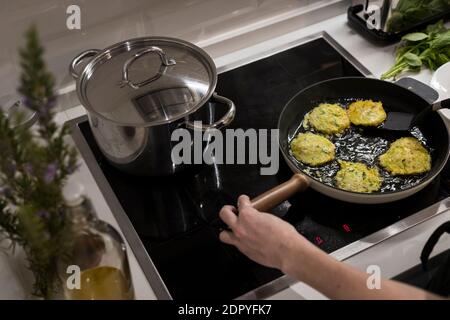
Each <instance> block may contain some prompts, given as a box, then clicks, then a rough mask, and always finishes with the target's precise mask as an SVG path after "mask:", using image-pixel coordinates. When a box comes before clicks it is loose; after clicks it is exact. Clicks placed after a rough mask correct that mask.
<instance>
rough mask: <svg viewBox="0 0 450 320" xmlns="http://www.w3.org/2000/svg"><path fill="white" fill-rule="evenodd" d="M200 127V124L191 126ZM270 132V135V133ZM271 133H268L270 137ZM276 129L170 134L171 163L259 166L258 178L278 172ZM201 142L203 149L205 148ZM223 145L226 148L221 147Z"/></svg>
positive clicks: (181, 130)
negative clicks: (172, 145)
mask: <svg viewBox="0 0 450 320" xmlns="http://www.w3.org/2000/svg"><path fill="white" fill-rule="evenodd" d="M194 124H195V126H196V127H201V122H200V121H197V122H195V123H194ZM269 131H270V132H269ZM269 133H270V134H269ZM278 138H279V131H278V129H270V130H268V129H259V130H256V129H247V130H245V131H244V130H243V129H226V130H224V132H222V131H220V130H217V129H209V130H206V131H204V132H202V131H200V130H194V132H193V134H192V133H191V131H189V130H188V129H185V128H178V129H176V130H174V131H173V132H172V136H171V141H172V142H178V143H177V144H175V146H174V147H173V148H172V154H171V156H172V162H173V163H174V164H176V165H179V164H203V163H205V164H213V163H214V164H260V165H261V168H260V174H261V175H274V174H276V173H277V172H278V169H279V152H278ZM204 142H205V143H206V147H204ZM224 145H225V146H224Z"/></svg>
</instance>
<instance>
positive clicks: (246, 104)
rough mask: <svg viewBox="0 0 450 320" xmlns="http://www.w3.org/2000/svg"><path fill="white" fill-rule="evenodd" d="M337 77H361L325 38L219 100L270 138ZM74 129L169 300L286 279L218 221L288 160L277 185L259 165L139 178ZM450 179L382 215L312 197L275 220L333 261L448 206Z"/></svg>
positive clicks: (241, 78) (238, 71)
mask: <svg viewBox="0 0 450 320" xmlns="http://www.w3.org/2000/svg"><path fill="white" fill-rule="evenodd" d="M340 76H362V73H361V72H360V71H359V70H358V69H357V68H356V67H355V66H354V65H353V64H352V63H350V62H349V61H348V60H347V59H346V58H345V57H344V56H343V55H342V54H341V53H340V52H338V50H337V49H336V48H335V46H334V45H332V44H330V42H329V41H327V40H326V39H324V38H323V37H319V38H317V39H315V40H311V41H309V42H307V43H303V44H301V45H298V46H296V47H294V48H290V49H288V50H285V51H283V52H280V53H276V54H274V55H272V56H269V57H266V58H264V59H261V60H258V61H256V62H252V63H250V64H247V65H244V66H241V67H238V68H235V69H233V70H230V71H226V72H224V73H221V74H220V75H219V80H218V85H217V89H216V91H217V92H218V93H220V94H221V95H223V96H226V97H228V98H230V99H231V100H233V101H234V102H235V104H236V106H237V113H236V118H235V120H234V122H233V123H232V125H231V127H232V128H243V129H247V128H255V129H271V128H276V127H277V120H278V116H279V114H280V112H281V110H282V108H283V106H284V105H285V104H286V102H287V101H288V100H289V99H290V98H291V97H292V96H293V95H294V94H295V93H296V92H297V91H299V90H301V89H302V88H305V87H307V86H309V85H311V84H314V83H316V82H318V81H321V80H326V79H330V78H334V77H340ZM76 127H77V128H78V129H79V131H80V132H81V133H82V137H83V139H84V143H85V144H86V145H88V146H89V149H90V152H91V155H93V156H94V158H95V161H96V163H88V165H89V166H90V168H91V170H92V168H93V166H96V168H100V170H98V172H100V174H101V175H102V179H104V180H105V181H106V182H107V183H108V185H109V187H110V190H112V192H113V193H114V196H115V197H116V198H117V199H118V202H119V203H120V206H121V209H123V212H125V214H126V216H127V217H128V219H129V221H130V222H131V224H132V226H133V227H134V229H135V231H136V233H137V235H138V236H139V238H140V240H141V241H142V244H143V246H144V247H145V250H146V252H147V253H148V256H149V257H150V259H151V261H152V263H153V265H154V266H155V267H156V270H157V271H158V273H159V276H160V278H161V280H162V282H163V284H164V286H165V289H166V290H167V291H168V294H169V295H170V296H171V297H172V298H174V299H180V298H187V299H197V298H206V299H215V298H236V297H239V296H241V295H243V294H245V293H247V292H250V291H252V290H254V289H256V288H258V287H260V286H262V285H264V284H267V283H268V282H271V281H272V280H275V279H277V278H278V277H280V276H282V274H281V273H280V272H279V271H277V270H273V269H269V268H266V267H262V266H260V265H258V264H256V263H254V262H252V261H250V260H249V259H247V258H246V257H244V256H243V255H242V254H240V253H239V252H238V251H237V250H236V249H234V248H233V247H230V246H228V245H225V244H222V243H221V242H220V241H219V240H218V233H219V226H220V222H219V219H218V212H219V210H220V208H221V207H222V206H223V205H225V204H234V203H235V202H236V199H237V197H238V196H239V195H240V194H247V195H249V196H250V197H253V196H256V195H258V194H260V193H262V192H263V191H265V190H267V189H269V188H271V187H274V186H275V185H277V184H279V183H281V182H283V181H285V180H287V179H289V177H290V176H291V174H292V173H291V171H290V169H289V168H288V167H287V165H286V164H285V163H284V160H283V158H282V156H281V155H280V170H279V172H278V174H276V175H273V176H261V175H260V166H259V165H203V166H202V165H200V166H195V167H193V168H190V169H188V170H186V171H184V172H181V173H180V174H177V175H175V176H171V177H137V176H131V175H128V174H125V173H122V172H120V171H118V170H117V169H115V168H114V167H112V166H111V165H110V164H108V162H107V161H106V159H105V158H104V157H103V156H102V154H101V153H100V151H99V149H98V147H97V145H96V143H95V141H94V138H93V136H92V133H91V131H90V128H89V124H88V123H87V121H86V118H84V119H83V120H79V121H78V122H77V123H76ZM94 176H95V175H94ZM105 178H106V179H105ZM447 178H448V176H447V172H446V171H445V172H444V173H443V174H442V175H441V177H440V178H438V179H436V180H435V181H434V182H433V183H432V184H431V185H429V186H428V187H427V188H426V189H424V190H423V191H421V192H420V193H418V194H416V195H414V196H412V197H410V198H407V199H405V200H402V201H398V202H395V203H390V204H385V205H355V204H350V203H344V202H340V201H337V200H334V199H331V198H329V197H327V196H324V195H322V194H320V193H318V192H315V191H313V190H311V189H310V190H307V191H306V192H303V193H299V194H298V195H296V196H295V197H293V198H292V199H290V200H289V201H286V202H284V203H283V204H281V205H280V206H278V207H277V208H276V209H274V210H273V213H274V214H276V215H278V216H280V217H282V218H283V219H285V220H286V221H288V222H289V223H291V224H293V225H294V226H295V227H296V228H297V230H298V231H299V232H300V233H302V234H303V235H304V236H305V237H307V238H308V239H309V240H310V241H311V242H313V243H315V244H316V245H317V246H319V247H320V248H322V249H323V250H325V251H326V252H328V253H330V252H333V251H335V250H337V249H339V248H342V247H344V246H346V245H348V244H350V243H352V242H354V241H356V240H359V239H361V238H363V237H365V236H367V235H370V234H372V233H374V232H376V231H378V230H381V229H383V228H385V227H387V226H390V225H392V224H393V223H395V222H398V221H400V220H402V219H404V218H405V217H408V216H409V215H412V214H414V213H416V212H418V211H420V210H421V209H424V208H426V207H428V206H430V205H431V204H433V203H436V202H438V201H439V200H441V199H444V198H446V197H448V196H449V194H450V193H449V190H448V188H447V187H448V180H447ZM100 189H102V186H101V185H100ZM103 189H104V188H103ZM111 209H112V210H113V211H114V210H115V209H114V208H111ZM118 220H119V224H120V219H118ZM133 232H134V231H133ZM124 233H125V236H126V237H127V233H126V232H124ZM128 241H129V242H130V239H128ZM132 247H133V245H132ZM135 254H136V256H138V260H139V261H140V262H141V266H142V267H143V269H144V272H145V273H146V274H147V275H148V273H147V272H146V270H145V268H146V267H145V266H144V264H143V263H142V261H144V262H145V260H142V259H148V258H147V256H146V255H143V254H142V253H139V254H137V253H136V251H135ZM149 280H150V279H149ZM153 281H154V279H153ZM150 282H152V281H150ZM164 286H162V287H163V288H164ZM156 293H157V295H158V292H156ZM165 297H167V296H165Z"/></svg>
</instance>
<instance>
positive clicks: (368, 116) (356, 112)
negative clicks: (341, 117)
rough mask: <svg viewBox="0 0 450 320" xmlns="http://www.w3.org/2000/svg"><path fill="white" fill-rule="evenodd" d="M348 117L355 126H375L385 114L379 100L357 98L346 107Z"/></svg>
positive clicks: (381, 121) (383, 118)
mask: <svg viewBox="0 0 450 320" xmlns="http://www.w3.org/2000/svg"><path fill="white" fill-rule="evenodd" d="M348 117H349V119H350V122H351V123H353V124H354V125H356V126H373V127H377V126H379V125H380V124H382V123H383V122H384V120H386V117H387V115H386V112H385V111H384V109H383V104H382V103H381V102H374V101H372V100H359V101H355V102H353V103H351V104H350V106H349V107H348Z"/></svg>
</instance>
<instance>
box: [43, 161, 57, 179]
mask: <svg viewBox="0 0 450 320" xmlns="http://www.w3.org/2000/svg"><path fill="white" fill-rule="evenodd" d="M57 170H58V167H57V166H56V164H55V163H51V164H49V165H48V166H47V168H46V169H45V173H44V182H45V183H52V182H53V180H55V176H56V171H57Z"/></svg>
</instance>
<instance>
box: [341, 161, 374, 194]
mask: <svg viewBox="0 0 450 320" xmlns="http://www.w3.org/2000/svg"><path fill="white" fill-rule="evenodd" d="M339 164H340V165H341V169H340V170H339V171H338V172H337V174H336V177H335V180H336V186H337V187H338V188H340V189H343V190H347V191H353V192H362V193H371V192H374V191H378V190H380V188H381V182H382V178H381V176H380V173H379V172H378V169H377V168H375V167H373V168H369V167H368V166H367V165H365V164H363V163H359V162H348V161H339Z"/></svg>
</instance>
